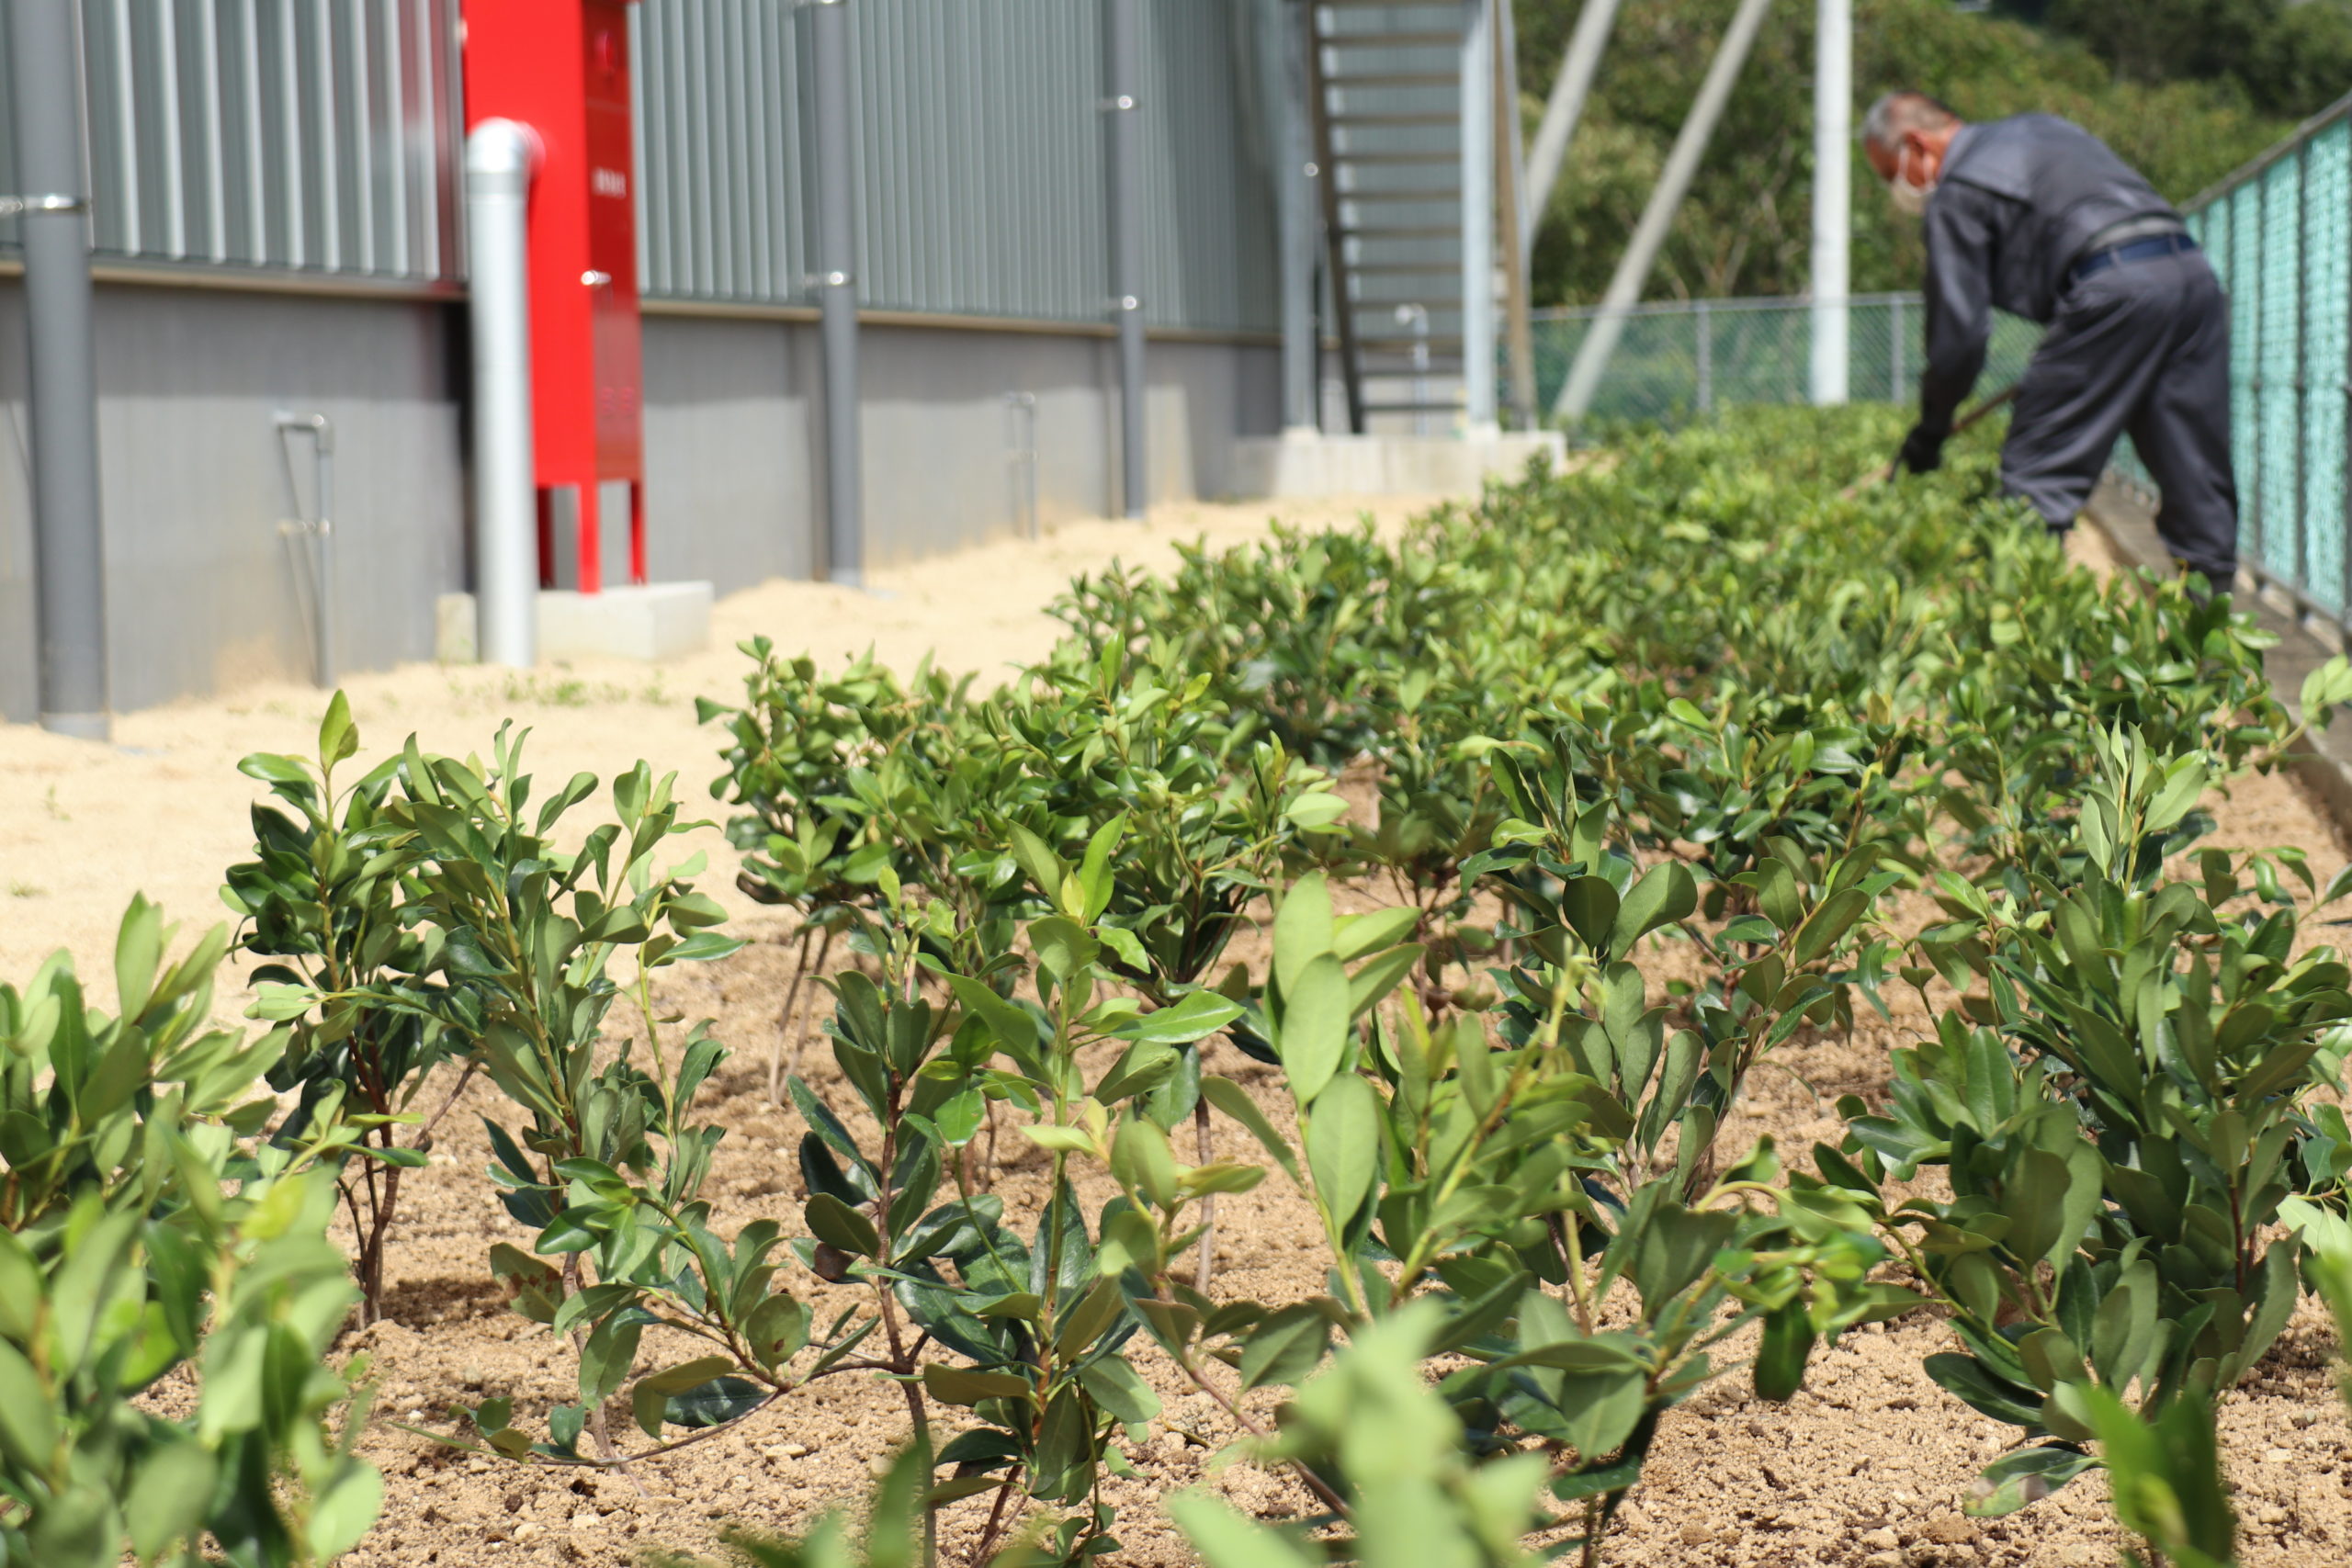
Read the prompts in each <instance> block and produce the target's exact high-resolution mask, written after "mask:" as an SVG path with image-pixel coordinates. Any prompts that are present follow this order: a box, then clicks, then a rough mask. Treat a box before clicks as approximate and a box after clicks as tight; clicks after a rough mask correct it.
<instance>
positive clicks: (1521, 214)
mask: <svg viewBox="0 0 2352 1568" xmlns="http://www.w3.org/2000/svg"><path fill="white" fill-rule="evenodd" d="M1495 17H1496V24H1497V26H1498V28H1499V29H1500V30H1499V32H1498V35H1497V37H1496V39H1495V40H1494V46H1493V48H1492V49H1491V50H1490V51H1489V52H1490V53H1491V54H1492V55H1493V57H1494V85H1495V91H1494V100H1495V213H1496V220H1497V223H1498V226H1499V228H1500V229H1501V231H1502V232H1501V243H1500V244H1498V246H1497V247H1496V253H1495V254H1496V255H1497V256H1498V258H1499V259H1500V261H1501V263H1502V269H1503V307H1504V331H1503V339H1504V343H1505V344H1506V353H1507V354H1508V355H1509V356H1510V414H1511V423H1512V424H1513V425H1514V426H1515V427H1517V428H1518V429H1521V430H1532V429H1534V428H1535V329H1534V323H1533V322H1532V321H1531V320H1530V319H1529V317H1528V313H1527V312H1528V304H1529V300H1528V282H1527V264H1526V255H1527V249H1526V246H1525V245H1524V244H1523V243H1521V232H1520V231H1521V225H1522V224H1523V223H1524V222H1526V220H1527V214H1526V212H1525V210H1524V209H1522V207H1521V187H1522V186H1523V184H1524V171H1523V170H1522V169H1521V166H1520V146H1519V38H1518V34H1517V33H1516V31H1515V30H1514V29H1513V28H1512V27H1511V14H1510V6H1505V5H1498V6H1496V9H1495Z"/></svg>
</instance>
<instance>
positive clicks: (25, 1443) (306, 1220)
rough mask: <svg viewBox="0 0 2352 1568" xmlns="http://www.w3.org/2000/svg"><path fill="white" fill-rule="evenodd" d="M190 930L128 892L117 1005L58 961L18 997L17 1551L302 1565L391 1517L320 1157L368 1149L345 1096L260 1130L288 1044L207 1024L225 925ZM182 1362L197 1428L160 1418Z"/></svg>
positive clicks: (3, 995)
mask: <svg viewBox="0 0 2352 1568" xmlns="http://www.w3.org/2000/svg"><path fill="white" fill-rule="evenodd" d="M171 936H172V929H171V928H169V927H166V926H165V925H164V922H163V917H162V915H161V914H160V913H159V912H158V911H157V910H156V909H155V908H154V907H153V906H152V905H150V904H148V903H147V902H146V901H145V900H144V899H136V900H134V901H133V902H132V904H131V907H130V910H129V912H128V913H127V914H126V915H125V916H124V918H123V922H122V929H121V932H120V935H119V939H118V942H117V945H116V950H115V981H116V985H117V987H118V990H119V996H120V999H121V1007H122V1011H121V1012H120V1014H119V1015H116V1016H108V1015H107V1014H106V1013H104V1012H101V1011H99V1010H97V1009H96V1008H93V1007H91V1006H89V1005H88V1003H87V1001H86V1000H85V997H84V994H83V991H82V988H81V986H80V984H79V982H78V981H77V980H76V978H75V976H74V971H73V968H72V966H71V964H69V963H68V962H67V960H66V957H65V955H64V954H62V953H60V954H59V955H57V956H56V957H55V958H52V959H51V960H50V962H49V963H48V964H44V965H43V966H42V967H41V969H40V971H39V973H37V974H36V975H35V976H33V978H32V980H31V982H30V984H28V986H27V987H25V988H24V989H23V990H22V991H21V992H20V991H18V990H17V989H16V988H15V987H10V986H5V985H0V1162H5V1167H6V1177H5V1180H0V1500H4V1501H0V1562H10V1563H17V1562H23V1563H40V1564H42V1565H43V1568H50V1565H51V1564H54V1565H55V1568H114V1565H115V1564H117V1563H119V1562H122V1561H123V1560H124V1559H125V1558H126V1557H131V1558H135V1559H136V1560H137V1561H138V1562H141V1563H142V1564H144V1563H149V1562H171V1563H174V1564H187V1565H188V1568H194V1565H195V1564H198V1563H200V1562H209V1561H226V1562H230V1563H232V1564H235V1565H236V1568H296V1565H299V1564H308V1563H312V1562H322V1561H324V1560H327V1559H330V1558H332V1557H334V1556H335V1555H336V1554H337V1553H339V1552H341V1551H344V1550H345V1549H346V1548H348V1547H349V1546H351V1545H352V1544H353V1543H355V1542H356V1541H357V1540H358V1539H359V1537H360V1536H361V1535H362V1534H363V1533H365V1532H366V1530H367V1529H368V1526H369V1525H370V1524H372V1523H373V1522H374V1521H375V1517H376V1511H377V1507H378V1505H379V1501H380V1497H381V1491H382V1484H381V1481H380V1478H379V1476H378V1474H377V1472H376V1471H375V1469H374V1467H372V1466H370V1465H368V1464H367V1463H366V1462H364V1461H361V1460H359V1459H358V1458H357V1457H356V1456H355V1455H354V1454H353V1452H352V1446H353V1445H354V1444H355V1443H356V1441H357V1439H358V1436H359V1433H360V1430H361V1427H362V1426H363V1425H364V1422H365V1419H366V1400H365V1398H364V1396H363V1397H362V1398H360V1399H358V1400H357V1401H356V1402H355V1400H354V1398H353V1388H352V1382H351V1381H349V1380H348V1379H347V1378H346V1376H345V1374H344V1373H342V1372H339V1371H336V1370H335V1369H334V1368H332V1367H329V1366H325V1365H322V1361H323V1360H324V1358H325V1356H326V1354H327V1352H328V1350H329V1348H331V1347H332V1346H333V1344H334V1339H335V1337H336V1335H337V1333H338V1332H339V1331H340V1329H341V1328H342V1326H343V1323H344V1318H345V1314H346V1312H347V1311H348V1310H349V1308H350V1305H351V1303H352V1300H353V1297H354V1294H355V1292H353V1290H352V1288H351V1284H350V1280H349V1278H348V1276H347V1274H346V1272H345V1263H344V1259H343V1258H342V1255H341V1254H340V1253H339V1252H338V1251H337V1250H336V1249H335V1248H334V1247H332V1246H331V1245H330V1244H329V1243H328V1241H327V1239H326V1226H327V1222H328V1220H329V1218H330V1217H331V1215H332V1213H333V1210H334V1186H333V1184H332V1183H331V1182H330V1181H328V1180H327V1179H324V1177H323V1175H322V1173H321V1172H320V1171H319V1170H318V1169H317V1168H316V1167H317V1165H318V1163H319V1162H320V1160H321V1159H322V1157H323V1158H332V1157H334V1156H335V1155H336V1154H337V1153H339V1152H341V1151H344V1150H347V1149H348V1148H349V1147H350V1145H351V1144H352V1141H353V1140H354V1139H355V1138H356V1136H357V1135H358V1134H357V1133H356V1131H355V1130H354V1129H353V1128H351V1127H348V1126H345V1125H343V1124H341V1123H339V1122H338V1121H337V1107H336V1105H335V1104H334V1097H333V1096H329V1097H326V1099H325V1100H323V1101H322V1102H319V1103H315V1104H314V1105H313V1106H312V1108H311V1109H312V1114H311V1117H310V1118H309V1119H308V1124H307V1127H306V1129H305V1132H304V1135H303V1137H302V1138H301V1139H300V1140H293V1139H285V1140H280V1141H276V1142H272V1141H267V1140H266V1139H265V1138H264V1137H263V1136H262V1134H263V1133H264V1130H265V1129H266V1126H267V1124H268V1122H270V1121H271V1119H272V1118H273V1116H274V1115H275V1113H276V1111H277V1104H276V1101H275V1100H274V1099H273V1098H272V1097H271V1096H270V1095H269V1094H268V1093H267V1092H266V1089H265V1086H264V1083H263V1078H264V1075H266V1074H267V1073H269V1072H270V1071H271V1069H272V1068H273V1067H274V1066H276V1065H277V1063H278V1062H279V1060H280V1058H281V1056H282V1054H283V1053H284V1052H285V1050H286V1047H287V1036H286V1032H284V1031H282V1030H281V1031H276V1032H271V1033H269V1034H267V1035H265V1036H263V1037H261V1038H259V1039H249V1038H247V1037H245V1036H244V1035H243V1034H241V1033H238V1032H232V1031H228V1030H220V1029H215V1028H212V1027H210V1025H209V1014H210V1010H211V1001H212V977H213V973H214V971H215V969H216V968H217V967H218V966H219V964H220V959H221V956H222V954H223V953H225V951H226V949H227V946H228V932H227V931H226V930H225V929H222V928H219V927H216V928H214V930H213V931H211V932H210V933H209V935H207V936H206V937H205V938H203V939H202V940H200V941H199V942H198V943H197V945H196V947H195V948H194V949H193V950H192V951H191V952H189V953H187V955H186V956H185V957H183V958H182V959H181V960H180V961H179V962H178V963H176V964H166V963H165V962H164V953H165V951H166V949H167V948H168V946H169V944H170V941H171ZM185 1370H193V1371H197V1372H198V1378H199V1382H200V1393H199V1394H198V1400H197V1403H196V1408H195V1411H194V1412H193V1414H191V1415H189V1416H183V1417H178V1418H167V1417H165V1416H160V1415H157V1414H155V1413H154V1412H153V1410H152V1409H149V1408H146V1407H144V1406H142V1404H140V1403H139V1401H140V1396H141V1394H142V1393H146V1392H147V1391H149V1390H151V1389H153V1387H154V1386H155V1385H156V1383H157V1382H160V1381H161V1380H163V1379H164V1378H165V1377H166V1376H168V1375H170V1374H172V1373H174V1372H176V1371H185ZM363 1373H364V1369H363V1368H355V1369H354V1370H353V1372H352V1374H351V1376H352V1377H353V1378H356V1377H358V1376H360V1375H363ZM335 1416H340V1417H341V1418H342V1431H341V1435H340V1436H337V1435H336V1434H335V1433H334V1431H332V1430H331V1429H330V1426H329V1422H330V1420H331V1418H333V1417H335Z"/></svg>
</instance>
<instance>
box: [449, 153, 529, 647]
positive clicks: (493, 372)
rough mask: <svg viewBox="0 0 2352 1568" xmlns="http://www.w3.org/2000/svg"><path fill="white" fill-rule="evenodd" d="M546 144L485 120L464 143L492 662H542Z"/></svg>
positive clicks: (485, 635)
mask: <svg viewBox="0 0 2352 1568" xmlns="http://www.w3.org/2000/svg"><path fill="white" fill-rule="evenodd" d="M538 161H539V139H538V137H537V134H536V133H535V132H534V131H533V130H531V128H530V127H529V126H527V125H523V124H519V123H517V122H516V121H515V120H511V119H486V120H483V121H482V122H481V124H480V125H477V126H475V127H474V129H473V130H472V132H471V133H470V134H469V135H468V136H467V138H466V238H467V245H468V248H469V256H468V266H467V274H468V279H467V281H468V287H469V293H470V296H471V306H472V309H471V316H472V324H473V355H474V365H473V371H474V377H473V381H474V385H473V397H474V591H475V607H476V614H477V617H478V618H477V621H476V630H475V636H476V637H477V645H478V647H479V648H480V649H481V661H482V662H483V663H485V664H503V665H506V666H508V667H509V668H512V669H516V670H527V669H529V668H530V667H531V666H532V665H533V664H534V663H536V662H537V660H538V612H539V598H538V595H539V517H538V490H537V470H536V468H535V467H534V458H533V452H532V446H531V291H530V239H529V228H528V224H527V222H526V209H527V207H528V204H529V201H530V195H531V175H532V171H533V170H534V169H535V168H536V167H537V164H538Z"/></svg>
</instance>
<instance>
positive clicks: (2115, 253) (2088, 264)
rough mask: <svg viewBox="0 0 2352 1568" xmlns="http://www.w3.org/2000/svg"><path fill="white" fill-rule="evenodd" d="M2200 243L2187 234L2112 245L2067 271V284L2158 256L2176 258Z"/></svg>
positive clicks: (2086, 257) (2154, 236)
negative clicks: (2110, 268) (2111, 268)
mask: <svg viewBox="0 0 2352 1568" xmlns="http://www.w3.org/2000/svg"><path fill="white" fill-rule="evenodd" d="M2196 248H2197V242H2196V241H2195V240H2192V239H2190V238H2189V237H2188V235H2187V234H2151V235H2150V236H2148V238H2146V239H2144V240H2131V241H2127V242H2125V243H2122V244H2120V245H2109V246H2108V247H2106V248H2105V249H2104V250H2097V251H2093V252H2091V253H2090V254H2088V255H2086V256H2084V257H2083V258H2082V259H2081V260H2079V261H2077V262H2075V265H2072V266H2070V267H2068V268H2067V269H2066V285H2067V287H2068V288H2072V287H2074V286H2075V284H2077V283H2080V282H2081V281H2082V280H2083V279H2085V278H2086V277H2088V276H2092V275H2093V274H2094V273H2101V272H2105V271H2106V270H2107V269H2108V268H2109V267H2111V266H2121V265H2123V264H2124V263H2125V262H2137V261H2154V260H2155V259H2156V258H2157V257H2158V256H2177V255H2178V254H2181V253H2182V252H2184V251H2193V250H2195V249H2196Z"/></svg>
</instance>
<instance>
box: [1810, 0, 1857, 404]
mask: <svg viewBox="0 0 2352 1568" xmlns="http://www.w3.org/2000/svg"><path fill="white" fill-rule="evenodd" d="M1813 60H1814V66H1813V400H1814V402H1815V404H1816V405H1817V406H1820V407H1825V408H1826V407H1829V406H1831V405H1834V404H1837V403H1842V402H1844V401H1845V400H1846V396H1847V385H1846V363H1847V342H1848V333H1849V330H1850V327H1851V319H1850V307H1849V304H1848V302H1847V296H1848V294H1849V292H1850V291H1851V287H1852V285H1851V267H1850V265H1849V250H1850V245H1851V241H1852V236H1853V226H1854V225H1853V210H1852V192H1851V188H1850V187H1851V184H1852V181H1851V175H1852V172H1853V162H1852V160H1853V155H1854V154H1853V149H1852V147H1851V146H1850V145H1849V143H1850V142H1851V141H1852V140H1853V129H1854V0H1818V8H1817V10H1816V13H1815V23H1814V51H1813Z"/></svg>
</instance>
